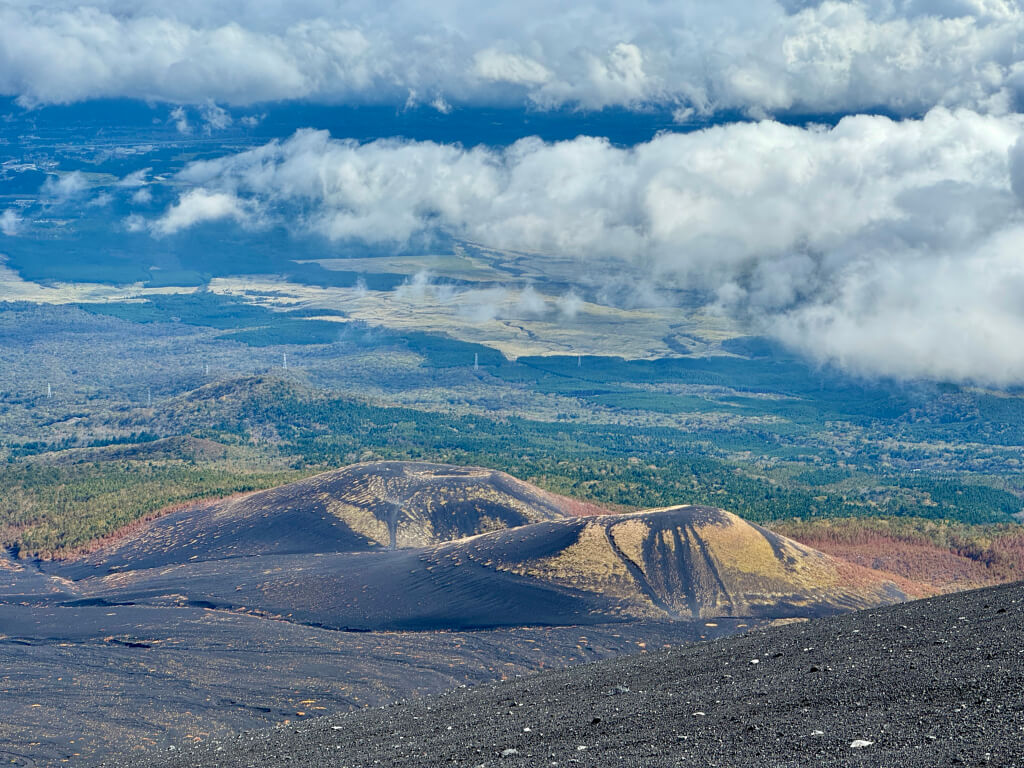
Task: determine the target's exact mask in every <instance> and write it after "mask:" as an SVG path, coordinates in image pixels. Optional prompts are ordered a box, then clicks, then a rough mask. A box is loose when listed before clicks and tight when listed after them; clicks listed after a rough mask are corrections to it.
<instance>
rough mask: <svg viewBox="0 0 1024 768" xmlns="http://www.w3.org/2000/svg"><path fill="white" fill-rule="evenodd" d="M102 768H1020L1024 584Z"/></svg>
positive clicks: (1023, 757)
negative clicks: (549, 767) (918, 767)
mask: <svg viewBox="0 0 1024 768" xmlns="http://www.w3.org/2000/svg"><path fill="white" fill-rule="evenodd" d="M104 765H107V766H117V768H128V767H129V766H130V767H132V768H143V766H146V767H149V768H153V767H155V766H168V767H170V766H175V767H178V768H184V767H186V766H187V767H188V768H200V767H203V768H206V767H212V766H216V767H217V768H234V767H236V766H237V767H239V768H248V767H252V768H272V767H273V768H276V767H277V766H285V765H293V766H302V767H303V768H319V767H320V766H336V767H340V766H349V767H350V768H355V767H356V766H359V767H362V766H386V767H387V768H392V767H393V768H401V767H405V766H409V767H411V766H417V767H423V768H427V767H428V766H429V767H430V768H433V766H460V767H462V766H467V767H475V766H485V768H521V767H522V766H531V768H532V767H533V766H566V767H572V768H587V767H588V766H593V767H595V768H596V767H598V766H601V767H604V766H637V767H639V766H643V767H644V768H647V767H649V766H702V767H703V766H719V767H722V768H725V767H732V766H739V767H742V768H747V767H750V768H761V767H762V766H765V767H772V768H774V767H776V766H879V767H882V766H885V767H886V768H897V767H898V768H910V767H911V766H928V767H929V768H941V767H943V766H960V765H964V766H1007V767H1009V766H1021V767H1024V585H1022V584H1020V583H1018V584H1012V585H1006V586H1001V587H994V588H989V589H984V590H977V591H973V592H965V593H959V594H955V595H948V596H944V597H939V598H932V599H929V600H922V601H917V602H913V603H907V604H904V605H898V606H894V607H891V608H884V609H876V610H869V611H862V612H858V613H853V614H846V615H842V616H836V617H832V618H825V619H818V620H815V621H811V622H804V623H799V624H790V625H787V626H783V627H776V628H772V629H768V630H764V631H759V632H752V633H750V634H747V635H743V636H739V637H730V638H725V639H721V640H716V641H713V642H707V643H701V644H698V645H694V646H687V647H684V648H679V649H673V650H670V651H659V652H656V653H647V654H641V655H637V656H629V657H622V658H618V659H614V660H610V661H605V662H599V663H596V664H590V665H584V666H580V667H575V668H572V669H566V670H559V671H555V672H549V673H541V674H537V675H532V676H529V677H523V678H520V679H517V680H513V681H511V682H507V683H498V684H494V685H484V686H480V687H478V688H471V689H470V688H467V689H458V690H455V691H452V692H449V693H446V694H442V695H440V696H436V697H431V698H425V699H419V700H415V701H409V702H401V703H397V704H394V705H392V706H389V707H385V708H378V709H371V710H361V711H357V712H353V713H350V714H347V715H341V716H337V717H330V718H323V719H320V720H314V721H309V722H306V723H302V724H300V725H298V726H284V727H277V728H274V729H272V730H269V731H262V732H253V733H245V734H241V735H239V736H238V737H237V738H235V739H231V740H228V741H222V742H207V743H203V744H199V745H195V746H191V745H190V746H185V745H183V746H181V747H178V748H176V749H172V751H169V752H168V753H167V754H166V755H161V756H159V757H158V758H156V757H148V758H139V757H136V758H128V757H125V758H121V759H114V760H112V761H108V762H107V763H105V764H104Z"/></svg>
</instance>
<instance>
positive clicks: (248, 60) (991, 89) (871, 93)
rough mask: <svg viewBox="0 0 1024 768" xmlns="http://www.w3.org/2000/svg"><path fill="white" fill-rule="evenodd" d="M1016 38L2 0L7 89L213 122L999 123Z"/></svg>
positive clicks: (880, 7) (986, 18) (646, 18)
mask: <svg viewBox="0 0 1024 768" xmlns="http://www.w3.org/2000/svg"><path fill="white" fill-rule="evenodd" d="M1022 43H1024V10H1022V8H1021V6H1020V4H1019V3H1018V2H1015V1H1014V0H942V1H941V2H924V0H855V1H852V2H839V1H837V0H825V2H806V1H804V0H714V1H713V2H712V1H711V0H679V1H678V2H653V1H651V0H646V1H645V0H602V2H596V3H589V4H564V3H550V2H542V1H541V0H518V1H517V2H515V3H510V2H499V3H490V4H480V3H470V2H466V0H441V1H440V2H435V3H429V4H424V3H420V2H413V1H412V0H393V1H392V2H387V3H371V2H368V0H302V1H301V2H289V3H285V2H283V0H277V1H276V2H274V1H272V0H268V2H261V3H258V4H252V3H240V2H237V1H229V2H223V3H216V4H210V3H201V2H198V0H184V1H183V2H178V3H174V4H173V6H167V4H165V3H158V2H156V1H155V0H95V2H92V3H89V4H88V5H84V4H79V3H73V2H62V1H61V0H55V1H54V2H48V3H45V4H29V3H22V2H13V1H10V0H8V2H3V3H0V92H2V93H4V94H7V95H13V96H17V97H19V99H20V100H21V101H22V103H23V104H25V105H37V104H50V103H68V102H76V101H82V100H86V99H93V98H100V97H129V98H140V99H149V100H158V101H165V102H170V103H175V104H193V105H202V106H203V108H204V109H205V110H206V111H207V113H208V119H209V120H210V121H212V122H213V123H216V122H218V121H220V122H226V120H228V119H230V117H229V116H228V115H227V114H226V113H219V112H218V111H217V109H218V108H217V106H216V105H217V104H230V105H249V104H253V103H257V102H265V101H278V100H291V99H305V100H313V101H327V102H349V103H366V102H379V103H388V104H394V105H396V106H398V107H400V106H401V105H403V104H405V103H407V102H408V103H422V104H434V105H435V106H436V107H437V108H439V109H442V111H443V110H444V109H446V108H448V107H449V106H451V105H454V106H460V105H462V106H465V105H480V104H488V105H523V104H524V103H525V104H531V105H534V106H536V107H539V108H553V107H559V106H570V107H583V108H587V109H601V108H605V107H613V106H622V107H627V108H638V107H647V106H651V105H655V106H660V107H667V108H670V109H673V110H676V111H677V114H678V115H679V116H680V118H681V119H686V118H688V117H690V116H692V115H698V114H713V113H715V112H718V111H722V110H741V111H744V112H746V113H748V114H750V115H753V116H755V117H756V116H759V115H770V114H777V113H780V112H797V113H803V114H815V113H823V112H829V113H851V112H859V111H865V110H874V109H878V108H883V109H886V110H890V111H892V112H893V113H895V114H900V115H912V114H918V115H919V114H922V113H924V112H925V111H927V110H928V109H930V108H931V107H933V106H947V107H950V108H955V107H968V108H971V109H974V110H977V111H984V112H989V113H994V114H1002V113H1005V112H1008V111H1013V110H1015V109H1016V108H1017V106H1018V104H1019V102H1020V96H1021V93H1022V89H1024V64H1022V62H1021V61H1020V55H1019V51H1020V50H1021V46H1022ZM177 124H178V126H179V128H180V129H182V130H188V129H189V125H188V123H187V120H179V121H178V123H177Z"/></svg>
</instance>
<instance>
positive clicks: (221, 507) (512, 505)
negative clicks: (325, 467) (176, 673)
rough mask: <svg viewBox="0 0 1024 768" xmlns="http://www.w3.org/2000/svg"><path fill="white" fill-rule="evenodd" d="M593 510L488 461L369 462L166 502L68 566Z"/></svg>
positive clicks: (353, 546) (414, 542)
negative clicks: (188, 504) (172, 508)
mask: <svg viewBox="0 0 1024 768" xmlns="http://www.w3.org/2000/svg"><path fill="white" fill-rule="evenodd" d="M601 511H602V510H601V509H600V508H599V507H596V506H594V505H591V504H585V503H583V502H579V501H576V500H574V499H570V498H567V497H564V496H558V495H557V494H553V493H548V492H547V491H543V490H541V489H539V488H536V487H535V486H531V485H530V484H528V483H524V482H523V481H521V480H517V479H516V478H514V477H512V476H510V475H507V474H505V473H504V472H497V471H495V470H490V469H482V468H475V467H470V468H467V467H455V466H450V465H443V464H428V463H426V462H400V461H382V462H371V463H364V464H355V465H352V466H349V467H345V468H343V469H339V470H335V471H332V472H325V473H323V474H319V475H316V476H314V477H311V478H307V479H304V480H300V481H298V482H295V483H290V484H288V485H284V486H280V487H277V488H271V489H269V490H266V491H260V492H257V493H252V494H248V495H245V496H242V497H239V498H232V499H227V500H225V501H222V502H217V503H213V504H201V505H197V506H195V507H193V508H191V509H186V510H180V511H176V512H173V513H172V514H169V515H165V516H162V517H160V518H158V519H156V520H153V521H150V522H148V523H145V524H143V525H141V526H138V527H134V528H131V529H128V530H126V531H125V532H124V533H123V534H122V535H121V536H116V537H113V539H112V541H110V542H108V543H106V545H105V546H101V547H100V548H98V549H97V550H96V551H94V552H91V553H89V554H88V555H86V556H85V557H83V558H79V559H76V560H75V561H74V562H75V566H74V567H73V568H71V570H69V571H68V572H69V573H73V574H74V575H75V577H78V576H79V575H80V574H85V573H89V572H90V570H89V569H90V568H103V569H127V568H131V569H141V568H159V567H161V566H165V565H172V564H180V563H186V562H194V561H197V560H198V561H209V560H221V559H224V558H229V557H241V556H249V557H251V556H256V555H270V554H274V555H292V554H312V553H326V552H367V551H372V550H381V549H397V548H408V547H417V546H420V547H422V546H428V545H431V544H437V543H440V542H444V541H451V540H453V539H460V538H464V537H466V536H473V535H475V534H478V533H483V532H485V531H490V530H498V529H503V528H509V527H515V526H520V525H526V524H528V523H534V522H538V521H541V520H551V519H555V518H560V517H563V516H565V515H570V514H577V515H578V514H597V513H599V512H601Z"/></svg>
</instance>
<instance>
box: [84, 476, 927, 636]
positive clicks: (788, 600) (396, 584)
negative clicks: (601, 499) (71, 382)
mask: <svg viewBox="0 0 1024 768" xmlns="http://www.w3.org/2000/svg"><path fill="white" fill-rule="evenodd" d="M261 495H262V494H261ZM250 498H251V497H250ZM286 519H291V518H290V517H288V518H286ZM181 533H183V534H184V535H185V536H186V537H187V536H188V535H191V534H188V533H187V532H184V531H182V532H181ZM378 549H380V550H381V551H376V552H319V553H283V552H282V553H277V554H275V555H273V556H268V555H266V554H263V555H262V556H255V557H233V558H221V559H206V560H201V561H196V560H193V559H187V560H180V561H179V562H177V563H175V564H161V565H160V566H159V567H154V568H145V569H130V570H119V571H117V572H115V573H113V574H110V575H105V576H99V577H93V578H87V579H84V580H81V581H78V582H77V583H76V584H75V589H76V590H77V592H78V593H79V595H80V596H81V597H82V599H84V600H86V601H89V602H96V601H102V602H104V603H106V604H110V605H122V604H132V605H141V604H145V605H200V606H207V607H212V608H218V609H230V610H242V611H246V612H251V613H256V614H259V615H267V616H272V617H275V618H281V619H287V620H289V621H296V622H300V623H305V624H310V625H314V626H321V627H330V628H335V629H360V630H397V629H403V630H408V629H415V630H427V629H469V628H488V627H498V626H519V625H535V626H536V625H568V624H595V623H605V622H608V621H631V620H637V619H658V620H682V621H703V620H711V619H721V618H751V619H768V620H770V619H780V618H809V617H813V616H820V615H826V614H831V613H836V612H839V611H844V610H852V609H856V608H865V607H872V606H877V605H884V604H889V603H894V602H899V601H902V600H906V599H907V597H908V594H907V593H906V592H905V591H903V590H901V589H900V588H899V587H898V586H897V585H896V584H894V583H893V582H892V581H891V580H888V579H886V578H884V576H882V575H880V574H877V573H875V572H873V571H870V570H868V569H863V568H859V567H857V566H851V565H848V564H845V563H842V562H840V561H837V560H834V559H833V558H830V557H828V556H826V555H823V554H821V553H820V552H817V551H815V550H812V549H810V548H808V547H804V546H803V545H800V544H797V543H796V542H793V541H791V540H789V539H786V538H784V537H782V536H779V535H777V534H773V533H771V532H769V531H766V530H764V529H762V528H759V527H757V526H754V525H751V524H750V523H747V522H745V521H743V520H741V519H740V518H738V517H736V516H735V515H732V514H730V513H728V512H724V511H722V510H718V509H714V508H710V507H670V508H667V509H661V510H653V511H649V512H639V513H633V514H627V515H603V516H597V517H585V518H562V519H558V520H544V521H541V522H537V523H532V524H529V525H523V526H519V527H516V528H508V529H504V530H499V531H493V532H490V533H485V534H479V535H476V536H471V537H468V538H464V539H460V540H457V541H452V542H447V543H443V544H438V545H434V546H430V547H422V548H418V549H403V550H396V551H388V550H383V548H378Z"/></svg>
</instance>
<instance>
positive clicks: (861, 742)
mask: <svg viewBox="0 0 1024 768" xmlns="http://www.w3.org/2000/svg"><path fill="white" fill-rule="evenodd" d="M874 743H875V742H873V741H868V740H867V739H854V740H853V741H851V742H850V748H851V749H864V747H870V746H871V745H872V744H874Z"/></svg>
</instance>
